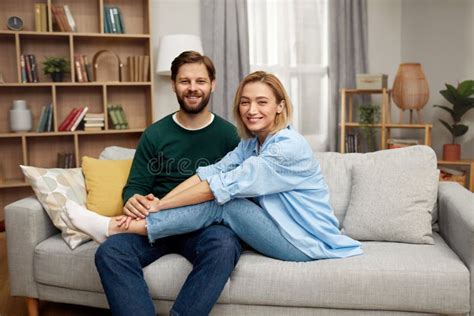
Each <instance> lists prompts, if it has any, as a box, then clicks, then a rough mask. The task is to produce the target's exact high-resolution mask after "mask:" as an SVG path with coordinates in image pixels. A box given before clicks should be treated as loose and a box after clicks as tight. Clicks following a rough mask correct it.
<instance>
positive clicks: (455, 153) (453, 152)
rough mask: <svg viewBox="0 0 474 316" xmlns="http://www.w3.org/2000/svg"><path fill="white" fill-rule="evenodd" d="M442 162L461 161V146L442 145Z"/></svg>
mask: <svg viewBox="0 0 474 316" xmlns="http://www.w3.org/2000/svg"><path fill="white" fill-rule="evenodd" d="M443 160H446V161H458V160H461V145H459V144H444V145H443Z"/></svg>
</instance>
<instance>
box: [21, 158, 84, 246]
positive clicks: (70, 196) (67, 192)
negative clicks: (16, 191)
mask: <svg viewBox="0 0 474 316" xmlns="http://www.w3.org/2000/svg"><path fill="white" fill-rule="evenodd" d="M20 167H21V170H22V171H23V174H24V175H25V176H26V178H27V180H28V183H29V184H30V185H31V187H32V188H33V191H34V192H35V194H36V197H37V198H38V200H39V201H40V203H41V205H42V206H43V208H44V209H45V211H46V213H48V215H49V217H50V218H51V221H52V222H53V224H54V226H56V227H57V228H58V229H59V230H61V234H62V237H63V239H64V241H66V243H67V244H68V245H69V247H71V249H74V248H76V247H77V246H79V245H80V244H82V243H84V242H86V241H88V240H90V239H91V238H90V237H89V236H88V235H86V234H84V233H81V232H78V231H75V230H73V229H70V228H68V227H67V226H66V224H65V223H64V221H63V220H62V219H61V217H60V214H61V212H63V211H64V204H65V203H66V200H73V201H75V202H77V203H79V204H80V205H85V204H86V188H85V182H84V176H83V175H82V171H81V168H74V169H59V168H52V169H45V168H36V167H30V166H20Z"/></svg>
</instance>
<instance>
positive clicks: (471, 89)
mask: <svg viewBox="0 0 474 316" xmlns="http://www.w3.org/2000/svg"><path fill="white" fill-rule="evenodd" d="M457 90H458V92H459V94H461V95H462V96H465V97H469V96H471V95H472V94H474V80H464V81H463V82H461V83H460V84H459V85H458V89H457Z"/></svg>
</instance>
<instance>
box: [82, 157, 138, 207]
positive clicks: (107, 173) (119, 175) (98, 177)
mask: <svg viewBox="0 0 474 316" xmlns="http://www.w3.org/2000/svg"><path fill="white" fill-rule="evenodd" d="M131 166H132V160H101V159H95V158H91V157H86V156H85V157H82V171H83V172H84V177H85V179H86V190H87V203H86V205H87V208H88V209H89V210H91V211H94V212H96V213H98V214H101V215H104V216H117V215H121V214H122V208H123V200H122V189H123V187H124V186H125V184H126V183H127V178H128V174H129V173H130V167H131Z"/></svg>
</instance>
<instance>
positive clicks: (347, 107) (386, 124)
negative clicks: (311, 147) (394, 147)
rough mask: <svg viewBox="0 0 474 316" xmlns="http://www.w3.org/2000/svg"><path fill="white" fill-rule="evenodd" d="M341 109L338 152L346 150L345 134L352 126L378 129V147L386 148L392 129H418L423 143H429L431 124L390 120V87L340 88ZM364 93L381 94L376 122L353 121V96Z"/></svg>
mask: <svg viewBox="0 0 474 316" xmlns="http://www.w3.org/2000/svg"><path fill="white" fill-rule="evenodd" d="M340 93H341V109H340V115H341V116H340V123H339V131H340V136H341V139H340V144H339V152H341V153H344V152H345V151H346V148H345V147H346V135H347V134H348V133H349V132H350V129H352V128H361V127H365V126H368V127H372V128H376V129H380V148H381V149H386V148H387V140H388V139H389V138H390V135H391V130H392V129H420V130H423V132H424V138H423V144H425V145H428V146H429V145H431V129H432V128H433V125H432V124H400V123H399V124H397V123H392V122H391V117H390V112H391V110H390V108H391V90H390V89H375V90H359V89H341V91H340ZM366 94H369V95H370V94H380V95H381V96H382V104H381V109H380V111H381V117H380V123H378V124H368V125H367V124H360V123H356V122H354V121H353V120H354V112H353V96H354V95H366Z"/></svg>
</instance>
